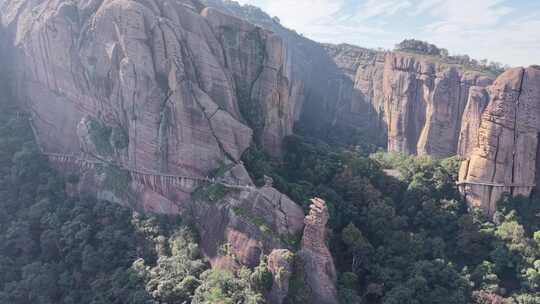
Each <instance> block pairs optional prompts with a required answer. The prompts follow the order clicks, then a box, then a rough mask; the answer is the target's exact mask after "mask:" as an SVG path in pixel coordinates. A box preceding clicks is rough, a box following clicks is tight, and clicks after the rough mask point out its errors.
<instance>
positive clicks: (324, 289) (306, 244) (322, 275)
mask: <svg viewBox="0 0 540 304" xmlns="http://www.w3.org/2000/svg"><path fill="white" fill-rule="evenodd" d="M311 202H312V205H311V206H310V211H309V215H307V216H306V218H305V220H304V223H305V228H304V235H303V237H302V249H301V250H300V252H299V253H298V255H299V257H300V259H301V261H302V263H303V268H304V272H305V280H306V284H307V286H308V288H309V291H310V297H311V299H310V303H314V304H336V303H338V300H337V291H336V280H337V275H336V269H335V266H334V261H333V259H332V255H331V253H330V250H329V249H328V247H327V246H326V224H327V223H328V218H329V214H328V209H327V207H326V202H325V201H323V200H321V199H318V198H315V199H312V200H311Z"/></svg>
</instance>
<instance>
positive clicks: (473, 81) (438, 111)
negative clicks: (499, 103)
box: [327, 45, 492, 157]
mask: <svg viewBox="0 0 540 304" xmlns="http://www.w3.org/2000/svg"><path fill="white" fill-rule="evenodd" d="M327 50H328V52H329V54H330V56H332V57H333V58H334V60H335V61H336V62H337V65H338V66H339V67H340V68H341V69H342V71H343V72H344V73H345V74H346V75H348V76H349V77H352V79H353V80H354V87H353V93H352V94H350V95H351V100H350V102H349V103H348V104H347V107H346V108H345V109H344V110H343V111H341V112H340V113H339V114H340V115H342V119H341V120H344V121H348V122H349V123H350V125H352V126H356V127H364V128H365V127H366V126H365V125H363V124H364V122H365V116H366V115H368V118H367V119H368V121H369V124H368V126H367V127H368V128H370V129H371V130H373V132H377V131H376V130H383V132H384V133H386V134H385V135H386V136H387V138H388V141H387V146H388V150H389V151H393V152H404V153H409V154H419V155H434V156H437V157H446V156H451V155H455V154H456V151H457V149H458V142H459V138H460V133H461V132H460V131H461V126H462V121H463V119H462V118H463V114H464V112H465V108H466V105H467V101H468V100H469V92H470V91H471V88H473V89H477V88H482V87H485V86H487V85H489V84H490V83H491V81H492V80H491V78H490V77H489V76H488V75H486V74H484V73H481V72H474V71H465V70H464V69H463V68H462V67H460V66H452V65H448V64H444V63H441V62H438V61H437V59H436V58H433V57H429V56H421V55H417V54H408V53H400V52H375V51H372V50H366V49H362V48H358V47H353V46H348V45H327ZM344 54H345V55H344ZM471 107H473V105H471ZM471 107H469V108H467V111H473V110H474V109H473V108H471ZM362 118H364V119H362ZM465 121H468V118H467V117H465ZM471 123H472V122H471ZM379 132H380V131H379ZM464 140H465V139H464Z"/></svg>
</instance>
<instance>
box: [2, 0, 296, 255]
mask: <svg viewBox="0 0 540 304" xmlns="http://www.w3.org/2000/svg"><path fill="white" fill-rule="evenodd" d="M0 5H1V10H0V17H1V20H2V28H5V29H6V33H5V34H6V37H5V39H4V38H2V43H4V42H5V43H6V44H7V46H8V48H9V51H10V54H11V55H12V56H11V57H10V58H11V59H12V60H11V63H12V66H13V67H14V72H13V77H14V81H13V89H14V91H15V93H16V95H17V100H18V101H19V105H20V107H21V108H22V109H23V110H25V111H26V112H28V113H30V114H31V122H32V126H33V129H34V132H35V135H36V139H37V141H38V143H39V145H40V147H41V149H42V150H43V152H44V153H45V154H46V155H48V156H49V158H50V159H51V161H52V162H53V164H55V165H56V166H57V167H58V168H59V169H61V170H63V171H64V172H66V173H77V174H78V175H79V176H80V179H79V181H80V182H79V183H78V184H72V185H70V192H71V193H76V192H77V191H79V192H85V191H90V192H94V193H97V195H98V197H99V198H101V199H106V200H109V201H113V202H118V203H121V204H125V205H129V206H131V207H133V208H136V209H139V210H142V211H147V212H156V213H165V214H168V213H183V214H189V215H193V217H195V219H196V222H197V224H198V225H199V228H200V230H201V234H202V236H203V240H205V241H203V249H204V251H205V254H206V255H207V256H208V257H209V258H210V260H211V261H212V262H213V264H219V261H218V260H219V258H218V256H219V254H218V251H219V250H218V249H219V248H218V247H219V246H221V245H225V244H229V245H230V248H231V254H232V255H233V256H234V257H235V260H234V263H239V264H242V265H254V263H256V262H258V258H259V255H260V254H262V253H264V254H269V253H270V252H271V251H272V250H273V249H276V248H286V247H287V242H286V239H287V238H288V237H289V236H291V235H298V234H299V233H300V232H301V230H302V227H303V222H302V220H303V215H304V214H303V212H302V209H301V208H300V207H298V206H297V205H296V204H295V203H294V202H292V201H291V200H290V199H288V198H287V197H285V196H284V195H282V194H281V193H279V192H278V191H277V190H275V189H273V188H270V187H265V188H261V189H258V188H255V187H254V186H253V183H252V181H251V179H250V178H249V175H248V174H247V172H246V170H245V168H244V167H243V165H242V163H241V161H240V158H241V155H242V154H243V152H244V151H245V150H246V149H247V148H248V147H249V146H250V145H251V144H252V143H253V142H254V141H255V142H256V143H257V144H258V145H259V146H260V147H263V148H264V149H266V150H267V151H268V152H269V153H271V154H273V155H275V156H279V155H280V153H281V140H282V139H283V137H284V136H286V135H288V134H291V132H292V127H293V122H294V119H295V115H296V113H295V111H296V110H295V108H296V105H297V104H298V103H299V102H301V100H300V101H299V100H298V97H297V96H296V95H295V93H294V92H293V91H294V90H295V89H294V88H293V87H294V86H291V82H290V79H289V78H288V76H289V74H288V72H287V69H288V63H287V59H286V58H287V55H286V47H285V46H284V44H283V41H282V39H280V37H279V36H277V35H275V34H273V33H271V32H269V31H267V30H264V29H261V28H260V27H257V26H255V25H252V24H250V23H249V22H247V21H244V20H241V19H238V18H235V17H232V16H229V15H226V14H223V13H221V12H220V11H218V10H215V9H213V8H206V7H204V6H203V5H202V4H201V3H199V2H198V0H175V1H168V0H165V1H155V0H96V1H93V0H91V1H75V2H74V1H68V0H52V1H45V2H44V1H36V0H23V1H10V0H8V1H2V2H1V3H0ZM2 34H3V33H2ZM296 90H297V91H299V90H298V89H296Z"/></svg>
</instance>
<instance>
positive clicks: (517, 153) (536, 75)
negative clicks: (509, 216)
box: [460, 67, 540, 215]
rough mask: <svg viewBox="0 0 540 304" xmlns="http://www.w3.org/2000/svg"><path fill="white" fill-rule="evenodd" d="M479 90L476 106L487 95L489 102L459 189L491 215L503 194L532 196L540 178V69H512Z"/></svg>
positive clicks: (472, 145) (475, 98)
mask: <svg viewBox="0 0 540 304" xmlns="http://www.w3.org/2000/svg"><path fill="white" fill-rule="evenodd" d="M477 95H478V96H476V97H474V96H473V98H472V99H471V100H470V102H471V103H473V104H476V105H473V106H472V107H481V106H479V105H478V104H482V103H483V102H485V100H484V99H485V98H486V96H488V97H487V98H489V103H488V105H487V107H486V109H485V110H484V112H483V113H482V115H481V118H480V125H479V129H478V133H477V135H476V137H477V140H476V141H474V142H472V143H470V144H469V145H467V146H465V147H464V148H463V150H464V151H465V152H468V157H467V159H466V160H465V161H464V162H463V164H462V167H461V172H460V184H461V185H460V188H461V191H462V192H463V193H464V195H465V196H466V199H467V201H468V202H469V203H470V204H471V205H472V206H475V207H479V208H482V209H483V210H484V211H485V212H486V213H487V214H489V215H492V214H493V213H494V212H495V211H496V203H497V201H498V199H499V198H500V197H501V195H502V193H504V192H507V193H510V194H512V195H514V196H517V195H525V196H529V195H530V194H531V191H532V190H533V189H534V187H535V186H536V184H537V183H538V180H539V178H538V176H539V172H540V171H538V167H539V165H538V156H539V155H538V151H539V149H538V147H539V145H538V135H539V133H540V70H539V69H537V68H534V67H530V68H515V69H511V70H508V71H506V72H505V73H504V74H502V75H500V76H499V77H498V78H497V80H496V81H495V82H494V83H493V85H492V86H490V87H488V88H487V89H486V90H484V91H482V92H478V94H477ZM473 112H477V111H476V110H473ZM473 124H477V122H475V121H474V122H473ZM465 137H467V136H465Z"/></svg>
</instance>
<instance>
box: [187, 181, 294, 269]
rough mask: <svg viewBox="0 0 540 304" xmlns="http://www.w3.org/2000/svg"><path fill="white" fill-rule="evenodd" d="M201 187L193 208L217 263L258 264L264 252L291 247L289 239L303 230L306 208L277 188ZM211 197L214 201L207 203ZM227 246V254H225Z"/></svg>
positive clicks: (207, 248)
mask: <svg viewBox="0 0 540 304" xmlns="http://www.w3.org/2000/svg"><path fill="white" fill-rule="evenodd" d="M221 191H224V192H225V193H223V192H222V194H221V197H219V198H218V199H213V200H212V198H211V197H210V196H211V195H215V194H213V193H216V192H220V190H219V189H216V188H215V187H210V188H204V189H200V190H199V193H198V194H197V195H196V197H197V198H196V202H195V204H194V205H193V207H192V209H191V212H192V213H193V215H194V217H195V219H196V220H195V223H194V224H195V225H196V226H197V228H198V231H199V233H200V235H201V247H202V248H203V250H204V251H205V253H206V254H207V256H208V257H209V259H210V261H211V263H212V265H213V266H217V267H231V266H232V267H235V265H236V266H239V265H246V266H250V267H255V266H257V265H258V263H259V259H260V258H261V256H262V255H263V254H270V253H271V252H272V250H274V249H280V248H287V246H288V245H287V240H289V239H291V238H295V237H298V236H299V235H300V233H301V232H302V228H303V218H304V212H303V210H302V208H300V207H299V206H298V205H297V204H296V203H294V202H293V201H291V200H290V199H289V198H288V197H287V196H285V195H283V194H281V193H280V192H278V191H277V190H275V189H274V188H270V187H263V188H259V189H257V188H255V187H253V188H251V189H237V190H234V189H229V190H227V189H221ZM208 200H210V201H212V203H210V204H209V203H205V202H208ZM223 247H227V248H228V249H227V251H228V252H227V254H223Z"/></svg>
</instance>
